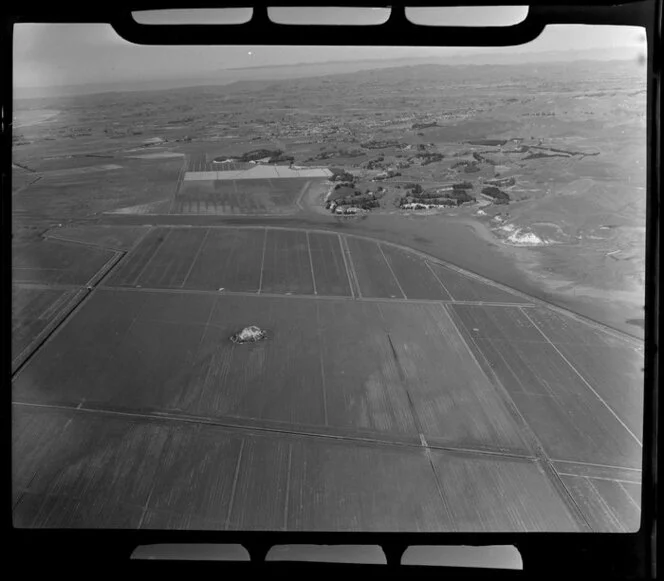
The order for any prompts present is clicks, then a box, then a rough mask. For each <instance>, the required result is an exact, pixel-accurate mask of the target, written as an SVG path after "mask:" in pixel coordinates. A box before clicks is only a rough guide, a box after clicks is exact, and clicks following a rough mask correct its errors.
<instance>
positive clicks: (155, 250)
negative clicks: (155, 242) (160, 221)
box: [127, 228, 173, 286]
mask: <svg viewBox="0 0 664 581" xmlns="http://www.w3.org/2000/svg"><path fill="white" fill-rule="evenodd" d="M167 230H168V232H166V236H164V238H163V239H162V241H161V242H160V243H159V246H157V247H156V248H155V249H154V252H153V253H152V256H150V258H148V259H147V261H146V262H145V264H144V265H143V268H141V270H140V271H139V273H138V274H137V275H136V276H135V277H134V280H133V281H132V282H131V283H127V284H131V285H133V286H136V284H137V283H138V281H139V280H140V278H141V276H143V273H144V272H145V269H146V268H147V267H148V265H149V264H150V263H151V262H152V260H153V259H154V257H155V256H156V255H157V252H159V251H160V250H161V249H162V248H163V247H164V244H166V240H168V238H169V236H170V235H171V232H173V229H172V228H167Z"/></svg>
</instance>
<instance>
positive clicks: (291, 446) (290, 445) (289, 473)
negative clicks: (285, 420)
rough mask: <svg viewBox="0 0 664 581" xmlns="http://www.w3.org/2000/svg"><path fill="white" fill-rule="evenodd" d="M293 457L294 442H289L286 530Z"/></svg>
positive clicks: (285, 510) (285, 528)
mask: <svg viewBox="0 0 664 581" xmlns="http://www.w3.org/2000/svg"><path fill="white" fill-rule="evenodd" d="M292 459H293V443H292V442H288V468H287V469H286V499H285V502H284V530H285V531H287V530H288V509H289V504H290V502H289V500H290V488H291V466H292Z"/></svg>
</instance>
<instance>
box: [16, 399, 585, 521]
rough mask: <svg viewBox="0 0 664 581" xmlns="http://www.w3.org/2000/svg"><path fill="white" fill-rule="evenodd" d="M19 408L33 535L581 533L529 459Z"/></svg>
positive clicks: (25, 504)
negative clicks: (99, 531)
mask: <svg viewBox="0 0 664 581" xmlns="http://www.w3.org/2000/svg"><path fill="white" fill-rule="evenodd" d="M13 407H14V410H13V414H12V421H13V430H12V431H13V436H14V444H13V445H14V449H15V450H16V451H17V452H18V453H17V454H16V455H15V456H14V459H15V460H14V475H15V477H14V480H13V491H12V492H13V498H14V509H13V518H14V525H15V526H18V527H20V528H133V529H136V528H146V529H189V530H288V531H330V530H333V531H348V532H352V531H363V532H364V531H373V532H388V531H401V532H450V531H457V532H477V531H478V530H482V531H501V532H526V531H532V532H535V531H569V532H571V531H577V530H580V525H579V524H578V523H577V522H576V521H575V519H574V517H573V515H572V514H571V513H570V511H569V509H568V508H567V507H566V505H565V503H564V502H563V501H562V500H561V498H560V497H559V496H557V494H556V491H555V490H554V489H553V488H552V486H551V485H550V484H549V483H548V481H547V479H546V477H545V475H544V474H543V473H542V472H541V471H540V470H539V469H538V467H537V465H536V464H534V463H532V462H528V461H518V460H517V461H515V460H506V461H504V462H501V461H498V460H495V459H493V458H489V457H482V456H481V455H473V454H451V453H448V452H444V451H435V452H433V453H432V460H430V459H429V458H428V453H427V452H426V451H425V450H424V449H422V448H416V447H414V448H405V447H394V446H384V445H375V444H366V443H364V444H363V443H356V442H349V441H333V440H329V439H321V438H313V437H303V436H297V435H286V434H275V433H261V432H257V431H252V430H229V429H226V428H222V427H216V426H209V425H208V426H205V425H194V424H191V423H187V422H178V421H173V420H172V419H170V418H158V417H151V418H148V417H143V418H141V417H129V416H121V415H114V414H108V413H103V412H87V411H80V410H79V411H77V410H63V409H54V408H38V407H33V406H25V405H14V406H13ZM17 458H20V459H21V460H20V461H18V459H17ZM441 479H442V482H443V485H442V486H440V482H441ZM469 483H470V489H469V488H468V486H469ZM524 491H528V493H527V494H524ZM496 507H504V510H496ZM488 515H490V517H489V518H487V516H488ZM478 527H479V528H478Z"/></svg>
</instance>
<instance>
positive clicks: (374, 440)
mask: <svg viewBox="0 0 664 581" xmlns="http://www.w3.org/2000/svg"><path fill="white" fill-rule="evenodd" d="M12 405H16V406H23V407H37V408H46V409H57V410H63V411H69V412H72V413H76V414H79V413H81V414H101V415H113V416H121V417H128V418H135V419H139V420H141V419H142V420H148V421H166V422H181V423H187V424H197V425H206V426H211V427H217V428H220V429H223V430H228V431H238V432H246V433H247V434H248V435H250V436H251V435H252V434H256V433H257V432H258V433H261V434H263V433H264V434H281V435H283V436H285V437H289V436H290V437H296V438H315V439H320V440H332V441H336V442H348V443H349V444H351V445H353V444H355V445H366V446H379V447H384V448H407V449H411V448H412V449H413V450H422V448H423V443H422V440H421V439H420V435H419V434H408V436H410V440H407V439H406V438H403V439H401V440H398V439H388V438H381V437H380V436H382V435H383V434H382V433H381V432H376V433H368V434H364V433H362V434H334V433H325V432H316V431H314V429H315V426H312V428H313V429H312V430H309V431H305V430H304V429H301V428H300V429H298V427H297V426H296V427H294V428H290V429H289V428H288V427H287V426H284V427H276V426H261V425H258V424H251V423H243V422H242V421H239V422H238V421H233V420H237V419H240V420H242V419H245V418H235V417H233V416H224V417H222V418H213V417H202V416H190V415H185V414H171V413H166V412H163V413H155V412H138V411H136V412H134V411H127V410H112V409H104V408H93V407H82V406H81V404H78V406H77V407H75V406H73V405H63V404H48V403H36V402H27V401H12ZM246 419H247V420H248V421H249V422H251V421H259V420H255V419H252V418H246ZM385 434H386V435H388V436H389V433H385ZM427 447H428V448H429V449H431V450H434V451H436V450H438V451H441V452H449V453H452V454H465V455H469V456H481V457H491V458H497V457H500V458H505V459H510V460H514V461H522V462H528V463H532V464H535V463H536V462H537V460H538V458H536V457H534V456H532V455H525V454H523V455H522V454H517V453H515V452H505V451H502V450H488V449H485V448H464V447H458V446H452V445H449V446H446V445H443V444H436V443H434V444H430V443H428V442H427Z"/></svg>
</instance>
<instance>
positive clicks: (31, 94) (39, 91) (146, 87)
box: [14, 47, 643, 100]
mask: <svg viewBox="0 0 664 581" xmlns="http://www.w3.org/2000/svg"><path fill="white" fill-rule="evenodd" d="M520 49H521V47H505V48H503V47H500V48H499V49H497V51H494V52H491V51H488V50H486V49H485V48H484V47H483V48H482V49H478V52H462V51H459V52H456V53H451V54H448V55H445V56H444V57H441V56H437V55H431V56H428V57H400V58H385V59H364V60H357V61H334V60H331V61H319V62H300V63H295V64H280V65H273V66H253V67H240V68H237V67H235V68H223V69H218V71H217V72H216V74H214V75H210V74H206V75H204V76H197V77H184V76H183V77H164V78H154V79H146V80H141V81H136V80H127V81H116V82H105V83H85V84H74V85H59V86H41V87H39V86H36V87H20V86H14V100H24V99H39V98H57V97H70V96H77V95H92V94H99V93H114V92H133V91H161V90H169V89H185V88H190V87H204V86H222V85H231V84H235V83H239V82H241V81H252V80H256V81H271V80H274V81H280V80H287V79H298V78H307V77H318V76H327V75H335V74H345V73H353V72H361V71H369V70H377V69H383V68H398V67H400V66H416V65H420V64H439V65H442V66H461V65H465V66H482V65H495V66H500V65H519V64H536V63H556V62H561V63H564V62H578V61H587V60H591V61H592V60H594V61H610V60H620V61H625V60H632V59H635V60H636V59H638V58H639V57H640V56H643V55H640V54H639V52H640V49H637V48H634V47H614V48H611V49H606V48H602V49H599V48H597V49H585V50H580V51H574V50H559V51H541V52H536V51H533V52H530V53H528V52H524V51H523V50H522V49H521V50H520Z"/></svg>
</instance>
